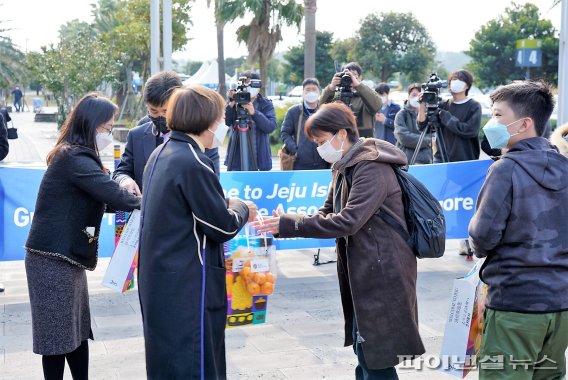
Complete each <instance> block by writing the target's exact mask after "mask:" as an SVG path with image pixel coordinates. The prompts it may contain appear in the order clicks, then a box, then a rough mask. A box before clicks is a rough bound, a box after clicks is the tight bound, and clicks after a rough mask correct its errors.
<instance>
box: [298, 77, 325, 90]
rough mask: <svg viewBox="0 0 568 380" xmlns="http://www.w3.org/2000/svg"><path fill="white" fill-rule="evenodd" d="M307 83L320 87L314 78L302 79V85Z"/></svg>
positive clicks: (304, 85)
mask: <svg viewBox="0 0 568 380" xmlns="http://www.w3.org/2000/svg"><path fill="white" fill-rule="evenodd" d="M309 84H315V85H316V86H318V88H321V86H320V82H319V80H317V79H316V78H306V79H304V81H303V82H302V87H306V86H307V85H309Z"/></svg>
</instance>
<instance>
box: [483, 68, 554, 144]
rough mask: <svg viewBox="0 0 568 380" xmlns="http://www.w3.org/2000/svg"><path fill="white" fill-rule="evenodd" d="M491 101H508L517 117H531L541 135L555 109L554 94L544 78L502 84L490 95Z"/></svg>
mask: <svg viewBox="0 0 568 380" xmlns="http://www.w3.org/2000/svg"><path fill="white" fill-rule="evenodd" d="M490 98H491V101H492V102H493V103H495V102H506V103H507V104H508V105H509V107H511V109H512V110H513V113H514V114H515V117H517V118H520V117H530V118H531V119H532V120H533V121H534V124H535V129H536V132H537V134H538V135H539V136H542V135H543V134H544V131H545V129H546V123H547V122H548V119H549V118H550V115H551V114H552V111H553V110H554V95H553V93H552V89H551V88H550V85H548V84H547V83H546V82H544V81H543V80H540V79H539V80H522V81H514V82H512V83H510V84H508V85H505V86H500V87H498V88H497V90H495V92H493V93H492V94H491V95H490Z"/></svg>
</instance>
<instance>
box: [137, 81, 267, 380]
mask: <svg viewBox="0 0 568 380" xmlns="http://www.w3.org/2000/svg"><path fill="white" fill-rule="evenodd" d="M166 120H167V123H168V127H169V128H170V130H171V131H172V132H171V135H170V139H169V140H168V141H167V142H166V143H165V144H162V145H160V146H159V147H158V148H156V150H154V152H153V153H152V155H151V156H150V158H149V159H148V163H147V164H146V168H145V169H144V176H143V178H144V179H143V188H144V201H143V205H142V221H141V232H140V247H139V248H140V250H139V254H140V256H139V266H138V290H139V294H140V305H141V310H142V319H143V324H144V340H145V347H146V372H147V375H148V378H149V379H224V378H225V377H226V375H225V373H226V366H225V323H226V319H227V293H226V284H225V274H226V273H225V256H224V251H223V243H224V242H226V241H228V240H230V239H231V238H232V237H234V236H235V235H236V234H237V233H238V232H239V230H240V229H241V228H242V227H243V226H244V225H245V224H246V222H247V220H249V219H253V218H255V217H256V206H255V205H254V204H253V203H251V202H243V201H241V200H240V199H235V198H233V199H225V197H224V195H223V189H222V188H221V183H220V182H219V178H218V177H217V175H216V174H215V170H214V167H215V166H214V165H213V162H212V161H211V160H210V159H209V158H208V157H207V155H206V154H205V153H204V152H205V148H215V147H217V146H219V144H221V143H222V142H223V140H224V139H225V135H226V133H227V131H228V129H229V128H228V127H227V126H225V122H224V100H223V98H222V97H221V96H220V95H219V94H217V93H216V92H215V91H213V90H210V89H207V88H205V87H202V86H195V87H190V88H179V89H176V90H175V92H174V93H173V94H172V96H171V98H170V101H169V103H168V106H167V113H166Z"/></svg>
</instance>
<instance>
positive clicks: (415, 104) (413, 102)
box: [408, 97, 420, 108]
mask: <svg viewBox="0 0 568 380" xmlns="http://www.w3.org/2000/svg"><path fill="white" fill-rule="evenodd" d="M408 104H410V106H411V107H414V108H418V107H420V102H419V101H418V98H417V97H413V98H408Z"/></svg>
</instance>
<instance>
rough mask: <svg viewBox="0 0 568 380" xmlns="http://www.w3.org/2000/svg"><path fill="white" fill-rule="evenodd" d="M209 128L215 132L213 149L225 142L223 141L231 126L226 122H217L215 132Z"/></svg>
mask: <svg viewBox="0 0 568 380" xmlns="http://www.w3.org/2000/svg"><path fill="white" fill-rule="evenodd" d="M207 130H208V131H209V132H211V133H213V143H212V144H211V149H213V148H217V147H218V146H219V145H221V144H223V142H224V141H225V136H227V132H228V131H229V127H227V126H226V125H225V123H224V122H220V123H219V124H217V129H216V130H215V132H213V131H212V130H210V129H207Z"/></svg>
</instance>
